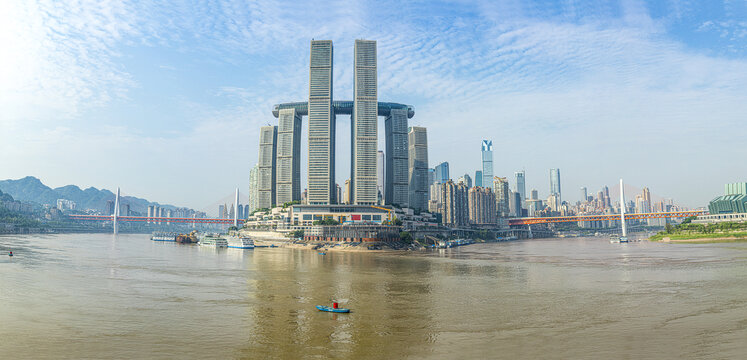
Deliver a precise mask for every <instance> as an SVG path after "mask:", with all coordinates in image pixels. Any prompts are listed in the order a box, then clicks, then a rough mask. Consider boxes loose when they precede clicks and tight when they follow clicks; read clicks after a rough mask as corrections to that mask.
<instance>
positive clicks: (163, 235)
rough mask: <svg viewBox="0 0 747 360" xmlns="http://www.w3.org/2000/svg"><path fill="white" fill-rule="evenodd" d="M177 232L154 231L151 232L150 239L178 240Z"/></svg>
mask: <svg viewBox="0 0 747 360" xmlns="http://www.w3.org/2000/svg"><path fill="white" fill-rule="evenodd" d="M176 236H177V234H176V233H170V232H154V233H153V234H151V236H150V239H151V240H153V241H172V242H173V241H176Z"/></svg>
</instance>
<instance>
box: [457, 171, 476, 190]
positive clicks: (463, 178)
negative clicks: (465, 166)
mask: <svg viewBox="0 0 747 360" xmlns="http://www.w3.org/2000/svg"><path fill="white" fill-rule="evenodd" d="M457 183H458V184H464V185H465V186H467V189H470V188H472V178H471V177H470V176H469V174H464V175H462V176H460V177H459V179H457Z"/></svg>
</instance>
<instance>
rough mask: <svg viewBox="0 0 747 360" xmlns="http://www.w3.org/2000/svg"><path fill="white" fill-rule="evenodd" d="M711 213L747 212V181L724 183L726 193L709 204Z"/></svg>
mask: <svg viewBox="0 0 747 360" xmlns="http://www.w3.org/2000/svg"><path fill="white" fill-rule="evenodd" d="M708 212H709V213H710V214H711V215H718V214H738V213H747V182H739V183H732V184H726V185H724V195H722V196H719V197H717V198H715V199H713V200H711V202H710V203H709V204H708Z"/></svg>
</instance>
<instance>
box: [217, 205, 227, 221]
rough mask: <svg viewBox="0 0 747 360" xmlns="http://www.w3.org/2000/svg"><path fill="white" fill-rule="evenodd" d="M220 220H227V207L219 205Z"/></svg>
mask: <svg viewBox="0 0 747 360" xmlns="http://www.w3.org/2000/svg"><path fill="white" fill-rule="evenodd" d="M218 218H219V219H225V218H226V205H218Z"/></svg>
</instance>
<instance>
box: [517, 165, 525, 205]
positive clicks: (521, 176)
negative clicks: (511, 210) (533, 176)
mask: <svg viewBox="0 0 747 360" xmlns="http://www.w3.org/2000/svg"><path fill="white" fill-rule="evenodd" d="M514 177H515V178H516V183H514V192H516V193H519V196H521V206H522V207H524V203H525V202H526V200H527V187H526V172H525V171H524V170H521V171H517V172H515V173H514Z"/></svg>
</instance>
